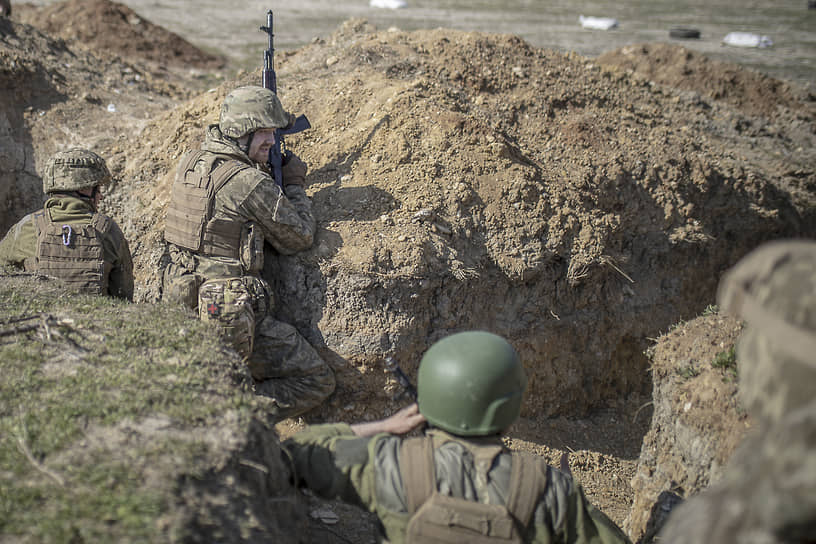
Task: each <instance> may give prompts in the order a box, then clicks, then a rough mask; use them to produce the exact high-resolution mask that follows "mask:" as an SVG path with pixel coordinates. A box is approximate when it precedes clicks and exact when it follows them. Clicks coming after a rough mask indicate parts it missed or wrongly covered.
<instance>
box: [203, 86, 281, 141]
mask: <svg viewBox="0 0 816 544" xmlns="http://www.w3.org/2000/svg"><path fill="white" fill-rule="evenodd" d="M290 121H291V115H290V114H289V113H287V112H286V111H285V110H284V109H283V106H282V105H281V103H280V100H279V99H278V97H277V96H276V95H275V93H273V92H272V91H270V90H269V89H266V88H264V87H259V86H255V85H248V86H246V87H238V88H237V89H235V90H233V91H232V92H231V93H229V94H228V95H227V96H226V98H224V103H223V104H222V105H221V118H220V119H219V121H218V128H220V129H221V134H223V135H224V136H229V137H230V138H240V137H241V136H244V135H246V134H249V133H250V132H255V131H256V130H258V129H262V128H283V127H285V126H288V125H289V124H290Z"/></svg>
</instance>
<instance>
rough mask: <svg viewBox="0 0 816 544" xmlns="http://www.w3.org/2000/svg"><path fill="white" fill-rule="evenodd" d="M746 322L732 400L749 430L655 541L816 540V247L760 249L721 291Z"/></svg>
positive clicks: (761, 543)
mask: <svg viewBox="0 0 816 544" xmlns="http://www.w3.org/2000/svg"><path fill="white" fill-rule="evenodd" d="M719 303H720V305H721V306H722V307H723V308H724V309H725V310H726V311H729V312H732V313H735V314H737V315H739V316H740V317H742V318H743V319H745V321H746V323H747V324H746V329H745V330H744V332H743V333H742V335H741V336H740V340H739V344H738V346H737V363H738V369H739V388H740V391H739V393H740V398H741V400H742V401H743V404H744V405H745V407H746V408H747V409H748V411H749V413H750V414H751V416H752V417H753V418H754V419H755V420H756V422H757V428H756V429H755V430H754V432H753V434H752V435H751V437H750V438H748V439H747V440H746V441H745V442H744V443H743V444H742V445H741V446H740V447H739V449H738V450H737V452H736V453H735V454H734V456H733V457H732V459H731V460H730V461H729V464H728V467H727V469H726V472H725V475H724V476H723V479H722V480H721V481H720V482H718V483H717V484H715V485H713V486H712V487H710V488H709V489H707V490H706V491H704V492H702V493H700V494H699V495H697V496H695V497H692V498H690V499H689V500H687V501H686V502H685V503H683V504H681V505H680V506H678V507H677V509H675V510H674V511H673V512H672V514H671V516H670V517H669V520H668V522H667V524H666V526H665V527H664V529H663V531H662V532H661V534H660V537H659V538H660V540H659V541H660V542H661V543H672V544H685V543H688V544H692V543H698V542H718V543H725V544H729V543H734V544H736V543H741V544H742V543H747V544H766V543H782V542H814V541H816V540H815V539H816V536H815V535H816V401H815V400H814V395H813V392H814V387H815V386H816V356H814V355H813V354H814V353H816V352H814V351H812V350H808V349H806V346H805V344H807V343H808V342H813V341H814V340H816V242H811V241H788V242H773V243H769V244H766V245H764V246H762V247H760V248H759V249H757V250H755V251H754V252H752V253H751V254H750V255H748V256H747V257H745V258H744V259H743V260H742V261H740V262H739V263H738V264H737V265H736V266H735V267H734V268H733V269H732V270H731V271H729V273H728V274H727V275H726V276H725V277H724V278H723V280H722V282H721V284H720V291H719Z"/></svg>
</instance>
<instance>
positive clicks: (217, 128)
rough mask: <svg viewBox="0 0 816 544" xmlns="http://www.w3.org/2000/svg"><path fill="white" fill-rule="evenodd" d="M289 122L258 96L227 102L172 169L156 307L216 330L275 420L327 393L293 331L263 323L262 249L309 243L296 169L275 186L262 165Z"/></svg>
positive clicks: (322, 367) (290, 161) (293, 164)
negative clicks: (179, 311) (180, 309)
mask: <svg viewBox="0 0 816 544" xmlns="http://www.w3.org/2000/svg"><path fill="white" fill-rule="evenodd" d="M293 120H294V116H293V115H291V114H289V113H287V112H286V111H285V110H284V109H283V106H282V105H281V103H280V100H279V99H278V97H277V96H276V95H275V93H273V92H272V91H270V90H268V89H265V88H263V87H259V86H245V87H239V88H237V89H234V90H233V91H232V92H230V93H229V94H228V95H227V96H226V98H225V99H224V102H223V104H222V107H221V114H220V118H219V122H218V123H217V124H213V125H210V126H209V127H208V128H207V133H206V138H205V141H204V143H203V144H202V146H201V149H198V150H194V151H191V152H189V153H187V154H185V155H184V156H183V157H182V159H181V162H180V164H179V167H178V170H177V172H176V178H175V181H174V183H173V189H172V195H171V199H170V205H169V207H168V210H167V216H166V221H165V232H164V237H165V240H166V241H167V245H168V253H169V257H170V263H169V265H168V266H167V267H166V269H165V271H164V277H163V293H162V299H163V300H164V301H166V302H169V303H181V304H184V305H186V306H187V307H189V308H191V309H194V310H197V312H198V314H199V317H200V318H201V319H202V320H205V321H211V322H213V323H214V324H215V325H216V328H217V329H218V331H219V333H220V334H221V335H222V336H223V337H224V339H225V340H226V341H227V342H228V343H229V344H230V345H232V347H234V348H235V350H236V351H237V352H238V353H239V354H240V355H242V356H243V357H245V358H246V360H247V362H248V365H249V369H250V371H251V373H252V376H253V378H254V379H255V389H256V392H257V393H259V394H261V395H264V396H265V397H267V398H268V399H269V403H270V404H269V410H270V413H271V414H273V415H274V416H276V417H279V418H283V417H292V416H296V415H299V414H302V413H303V412H306V411H307V410H310V409H311V408H314V407H315V406H317V405H319V404H320V403H321V402H323V400H325V399H326V397H328V396H329V395H330V394H331V393H332V391H334V387H335V380H334V373H333V372H332V370H331V368H330V367H329V365H328V364H327V363H326V362H325V361H324V360H323V359H322V358H321V357H320V355H319V354H318V353H317V351H316V350H315V349H314V348H313V347H312V346H311V345H310V344H309V343H308V342H307V341H306V340H305V339H304V338H303V337H302V336H301V335H300V333H299V332H298V331H297V329H295V327H293V326H292V325H290V324H288V323H284V322H282V321H279V320H276V319H275V318H274V317H273V312H274V306H275V305H274V297H273V293H272V289H271V288H270V286H269V284H268V283H267V282H266V281H265V280H264V279H263V278H262V277H261V271H262V269H263V260H264V246H265V245H266V244H269V246H271V248H273V249H274V250H275V251H277V252H278V253H280V254H284V255H290V254H293V253H296V252H299V251H303V250H305V249H308V248H309V247H310V246H311V245H312V242H313V239H314V234H315V228H316V223H315V218H314V215H313V213H312V204H311V201H310V200H309V197H308V196H307V195H306V191H305V189H304V183H305V179H306V171H307V168H306V164H305V163H304V162H303V161H302V160H300V158H299V157H297V155H295V154H293V153H287V154H286V157H285V163H284V165H283V168H282V184H281V185H278V184H277V183H276V182H275V179H274V177H273V175H272V173H271V172H270V170H269V167H268V165H267V160H268V157H269V151H270V149H271V148H272V147H273V146H274V144H275V137H276V130H278V129H282V128H286V127H288V126H289V125H290V124H291V123H292V122H293Z"/></svg>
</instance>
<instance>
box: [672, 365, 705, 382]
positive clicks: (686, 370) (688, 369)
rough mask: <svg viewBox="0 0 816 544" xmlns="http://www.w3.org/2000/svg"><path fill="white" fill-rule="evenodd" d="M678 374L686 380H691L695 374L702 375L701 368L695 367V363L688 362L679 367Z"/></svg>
mask: <svg viewBox="0 0 816 544" xmlns="http://www.w3.org/2000/svg"><path fill="white" fill-rule="evenodd" d="M677 375H678V376H680V377H681V378H683V379H685V380H690V379H691V378H694V377H695V376H699V375H700V370H699V369H698V368H697V367H695V366H694V365H693V364H688V365H686V366H684V367H682V368H678V369H677Z"/></svg>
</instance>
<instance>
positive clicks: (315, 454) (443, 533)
mask: <svg viewBox="0 0 816 544" xmlns="http://www.w3.org/2000/svg"><path fill="white" fill-rule="evenodd" d="M526 385H527V378H526V375H525V373H524V368H523V366H522V364H521V361H520V360H519V357H518V354H517V353H516V351H515V350H514V349H513V347H512V346H511V345H510V344H509V343H508V342H507V341H506V340H504V339H503V338H501V337H499V336H496V335H494V334H491V333H487V332H482V331H468V332H461V333H457V334H454V335H451V336H448V337H446V338H444V339H442V340H440V341H439V342H437V343H436V344H434V345H433V346H431V348H430V349H429V350H428V351H427V352H426V353H425V355H424V356H423V358H422V361H421V362H420V366H419V377H418V383H417V391H418V400H417V403H416V404H413V405H411V406H408V407H407V408H404V409H403V410H401V411H399V412H397V413H396V414H394V415H393V416H391V417H389V418H386V419H384V420H380V421H374V422H370V423H360V424H355V425H347V424H345V423H340V424H333V425H316V426H312V427H309V428H307V429H305V430H304V431H301V432H300V433H298V434H296V435H294V436H293V437H292V438H290V439H289V440H287V441H286V442H285V443H284V445H283V446H284V450H285V451H286V452H287V453H288V455H289V457H290V458H291V459H292V463H293V471H294V474H295V477H296V479H297V483H298V484H300V485H306V486H308V487H309V488H310V489H311V490H313V491H315V492H316V493H318V494H319V495H321V496H323V497H326V498H340V499H343V500H345V501H347V502H350V503H354V504H358V505H360V506H363V507H365V508H367V509H369V510H371V511H372V512H374V513H376V514H377V516H378V518H379V520H380V522H381V531H382V533H383V534H382V535H381V536H383V537H385V538H386V539H387V541H388V542H392V543H399V542H409V543H410V542H420V543H428V542H472V543H487V542H538V543H559V542H560V543H598V544H602V543H625V542H629V540H628V539H627V538H626V536H625V535H624V534H623V532H622V531H621V530H620V529H619V528H618V527H617V526H616V525H615V524H614V523H613V522H612V521H611V520H610V519H609V518H608V517H607V516H606V515H605V514H604V513H603V512H601V511H600V510H598V509H597V508H596V507H594V506H593V505H592V504H591V503H590V502H589V501H588V500H587V498H586V496H585V495H584V492H583V490H582V489H581V487H580V486H579V485H578V484H577V483H576V482H575V481H574V480H573V479H572V476H571V475H570V474H569V472H568V471H564V470H558V469H555V468H553V467H550V466H548V465H547V464H546V463H545V462H544V460H543V459H541V458H539V457H534V456H529V455H525V454H521V453H517V452H510V451H508V450H507V449H506V448H505V447H504V446H503V444H502V440H501V433H502V431H504V430H506V429H507V428H508V427H509V426H510V425H511V424H512V423H513V422H514V421H515V420H516V418H518V416H519V413H520V410H521V402H522V395H523V393H524V390H525V388H526ZM425 423H428V424H429V425H430V428H429V429H428V430H427V431H426V433H425V436H422V437H416V438H406V439H403V438H401V437H400V436H399V435H403V434H406V433H408V432H410V431H412V430H414V429H415V428H417V427H419V426H420V425H423V424H425Z"/></svg>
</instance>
